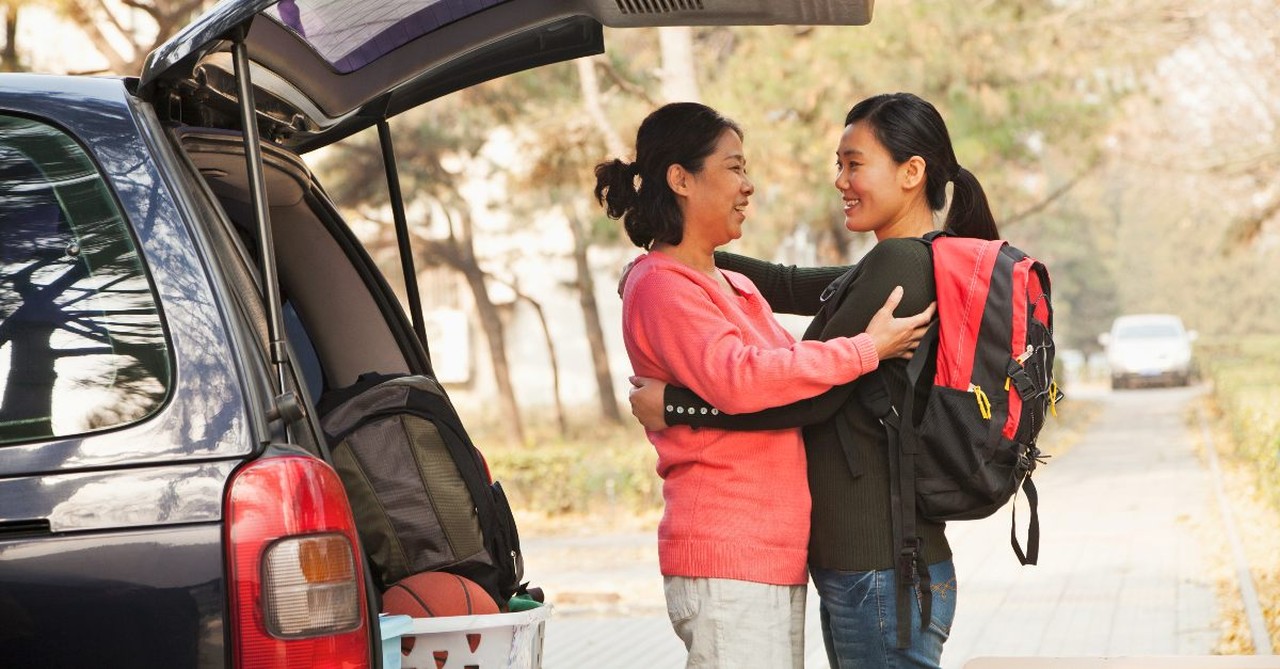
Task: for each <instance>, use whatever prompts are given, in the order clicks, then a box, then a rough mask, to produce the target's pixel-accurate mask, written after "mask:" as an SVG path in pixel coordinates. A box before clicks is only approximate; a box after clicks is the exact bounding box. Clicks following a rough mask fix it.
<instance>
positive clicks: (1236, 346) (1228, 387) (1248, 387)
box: [1198, 335, 1280, 510]
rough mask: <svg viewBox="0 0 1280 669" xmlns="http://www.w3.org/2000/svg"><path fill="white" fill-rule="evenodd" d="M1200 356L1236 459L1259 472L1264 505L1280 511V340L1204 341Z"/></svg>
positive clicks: (1240, 339)
mask: <svg viewBox="0 0 1280 669" xmlns="http://www.w3.org/2000/svg"><path fill="white" fill-rule="evenodd" d="M1198 354H1199V356H1200V360H1201V369H1202V373H1203V374H1204V375H1205V376H1206V378H1208V379H1209V380H1211V381H1212V382H1213V389H1214V393H1213V394H1214V404H1215V407H1214V408H1215V409H1216V412H1215V413H1216V414H1217V416H1216V417H1217V419H1218V421H1219V422H1221V423H1222V424H1223V425H1224V427H1225V428H1226V430H1227V432H1228V434H1229V436H1230V439H1231V442H1232V444H1233V448H1232V450H1233V451H1234V455H1233V457H1236V458H1240V459H1243V460H1244V461H1245V462H1246V463H1247V464H1248V466H1249V467H1251V468H1252V469H1253V470H1254V471H1255V474H1256V477H1257V481H1256V484H1257V487H1258V489H1259V490H1260V491H1262V494H1263V496H1264V499H1265V501H1266V502H1267V503H1268V504H1269V505H1270V506H1271V507H1272V508H1273V509H1276V510H1280V336H1275V335H1257V336H1251V337H1236V338H1232V339H1229V340H1222V341H1210V342H1205V344H1204V345H1203V346H1202V347H1201V349H1200V350H1199V351H1198Z"/></svg>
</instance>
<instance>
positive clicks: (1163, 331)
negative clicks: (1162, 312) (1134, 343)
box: [1116, 323, 1181, 339]
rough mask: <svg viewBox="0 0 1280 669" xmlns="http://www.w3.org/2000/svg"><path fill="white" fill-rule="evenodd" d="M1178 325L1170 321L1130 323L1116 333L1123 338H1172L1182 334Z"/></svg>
mask: <svg viewBox="0 0 1280 669" xmlns="http://www.w3.org/2000/svg"><path fill="white" fill-rule="evenodd" d="M1180 334H1181V333H1180V332H1179V330H1178V327H1177V326H1175V325H1171V324H1169V323H1147V324H1142V325H1129V326H1127V327H1123V328H1121V329H1120V331H1119V332H1117V333H1116V336H1117V337H1121V338H1123V339H1171V338H1175V337H1178V336H1180Z"/></svg>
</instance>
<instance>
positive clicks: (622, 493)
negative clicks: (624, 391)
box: [472, 421, 662, 516]
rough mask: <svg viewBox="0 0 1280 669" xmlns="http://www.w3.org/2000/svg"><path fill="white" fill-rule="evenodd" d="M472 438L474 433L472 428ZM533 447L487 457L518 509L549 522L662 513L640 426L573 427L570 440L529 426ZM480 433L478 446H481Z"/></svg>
mask: <svg viewBox="0 0 1280 669" xmlns="http://www.w3.org/2000/svg"><path fill="white" fill-rule="evenodd" d="M472 430H473V432H474V431H476V430H475V428H474V427H473V428H472ZM530 430H531V431H532V432H533V433H535V434H537V436H535V437H534V440H533V441H534V443H535V444H536V445H535V446H531V447H526V448H507V449H501V448H499V449H493V450H490V451H487V452H486V453H485V457H486V458H487V459H488V462H489V469H490V471H491V472H492V473H493V476H494V478H496V479H498V480H500V481H502V485H503V488H504V489H505V490H506V492H507V495H508V496H509V497H510V498H511V503H512V505H513V506H515V507H516V508H519V509H526V510H534V511H539V512H541V513H543V514H545V515H547V516H557V515H584V514H591V513H600V512H602V511H604V510H610V511H621V512H623V513H644V512H648V511H652V510H655V509H661V508H662V480H661V479H659V478H658V475H657V473H656V472H655V471H654V467H655V465H656V463H657V454H656V452H655V451H654V449H653V446H651V445H650V444H649V442H648V441H647V440H645V438H644V433H643V431H642V430H641V429H640V427H639V426H638V425H636V424H635V423H633V422H630V421H628V422H627V424H626V425H624V426H610V425H608V424H607V423H599V424H594V425H590V426H577V427H575V429H573V430H571V433H570V434H569V435H568V436H565V437H561V436H559V435H558V434H556V433H555V432H554V431H553V429H552V426H549V425H546V426H536V425H534V426H530ZM482 435H483V430H481V432H480V435H478V436H477V442H478V443H479V442H481V441H482V440H483V437H482Z"/></svg>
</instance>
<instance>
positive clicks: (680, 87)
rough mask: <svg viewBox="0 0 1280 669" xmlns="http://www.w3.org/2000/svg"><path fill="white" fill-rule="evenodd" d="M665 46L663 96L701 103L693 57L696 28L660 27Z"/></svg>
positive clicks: (662, 73) (660, 35)
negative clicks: (694, 30) (694, 31)
mask: <svg viewBox="0 0 1280 669" xmlns="http://www.w3.org/2000/svg"><path fill="white" fill-rule="evenodd" d="M658 44H659V45H660V46H661V48H662V68H661V77H662V98H663V99H664V100H666V101H667V102H698V101H699V100H700V99H701V95H699V93H698V76H697V74H698V73H697V70H696V69H695V68H694V63H696V62H697V61H695V60H694V57H693V29H692V28H689V27H688V26H678V27H667V28H658Z"/></svg>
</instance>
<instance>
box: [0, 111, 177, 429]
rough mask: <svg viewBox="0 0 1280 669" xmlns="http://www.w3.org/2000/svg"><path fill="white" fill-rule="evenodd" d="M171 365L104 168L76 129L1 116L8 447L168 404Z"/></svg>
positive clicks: (124, 420) (1, 393) (1, 385)
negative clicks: (77, 138)
mask: <svg viewBox="0 0 1280 669" xmlns="http://www.w3.org/2000/svg"><path fill="white" fill-rule="evenodd" d="M170 370H171V363H170V354H169V348H168V346H167V344H166V338H165V332H164V328H163V326H162V324H161V319H160V312H159V309H157V307H156V298H155V294H154V292H153V290H152V288H151V284H150V282H149V281H148V279H147V276H146V273H145V271H144V268H143V265H142V260H141V258H140V257H139V255H138V251H137V247H136V246H135V244H134V242H133V239H132V237H131V236H130V234H129V229H128V225H127V223H126V222H125V219H124V217H123V216H122V215H121V213H120V209H119V207H118V206H117V205H116V202H115V200H114V199H113V198H112V197H111V194H110V191H109V190H108V189H107V186H106V183H105V182H104V180H103V178H102V175H101V174H100V173H99V172H98V170H97V168H96V167H95V166H94V164H93V162H92V161H91V160H90V159H89V156H88V154H87V153H86V152H85V150H84V149H83V148H82V147H81V146H80V145H79V144H77V143H76V142H75V141H74V140H73V139H72V138H71V137H69V136H68V135H67V134H66V133H64V132H63V131H61V130H59V129H58V128H55V127H53V126H50V125H47V124H45V123H41V122H39V121H34V120H31V119H27V118H21V117H15V116H6V115H3V114H0V444H8V443H15V442H22V441H30V440H35V439H46V438H51V437H66V436H71V435H76V434H82V433H87V432H94V431H97V430H104V429H109V428H112V427H116V426H120V425H124V424H128V423H132V422H135V421H138V420H141V419H143V418H145V417H147V416H149V415H151V414H152V413H154V412H155V411H156V409H157V408H159V407H160V405H161V404H162V403H163V402H164V399H165V397H166V396H167V394H168V391H169V387H170V380H171V379H170V376H171V371H170Z"/></svg>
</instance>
